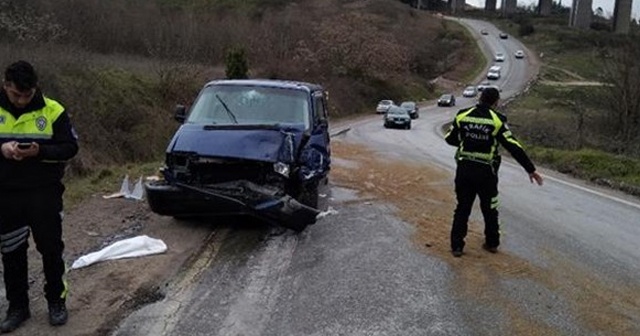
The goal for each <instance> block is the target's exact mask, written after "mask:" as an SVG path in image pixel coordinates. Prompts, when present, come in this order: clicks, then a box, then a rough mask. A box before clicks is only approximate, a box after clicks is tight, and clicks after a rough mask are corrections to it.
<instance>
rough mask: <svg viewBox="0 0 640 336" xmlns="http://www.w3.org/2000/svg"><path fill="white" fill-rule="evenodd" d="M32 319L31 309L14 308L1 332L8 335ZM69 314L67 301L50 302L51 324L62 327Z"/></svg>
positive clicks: (8, 312)
mask: <svg viewBox="0 0 640 336" xmlns="http://www.w3.org/2000/svg"><path fill="white" fill-rule="evenodd" d="M30 317H31V312H30V311H29V308H28V307H27V308H13V307H9V310H7V317H6V318H5V319H4V321H2V323H0V332H2V333H8V332H12V331H14V330H16V329H18V328H19V327H20V326H21V325H22V323H23V322H24V321H26V320H27V319H29V318H30ZM68 318H69V313H68V312H67V307H66V305H65V300H56V301H51V302H49V324H51V325H52V326H61V325H63V324H65V323H67V319H68Z"/></svg>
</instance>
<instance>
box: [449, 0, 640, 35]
mask: <svg viewBox="0 0 640 336" xmlns="http://www.w3.org/2000/svg"><path fill="white" fill-rule="evenodd" d="M497 1H498V0H485V2H484V10H486V11H492V12H494V11H496V8H497V7H496V6H497ZM500 1H501V3H500V10H501V11H502V13H503V14H505V15H511V14H514V13H515V12H516V10H517V6H518V0H500ZM448 3H449V8H450V9H451V12H452V13H454V14H455V13H459V12H461V11H464V9H465V5H466V0H448ZM632 3H633V0H615V4H614V10H613V30H614V31H615V32H616V33H623V34H626V33H628V32H629V25H630V24H631V5H632ZM592 6H593V0H573V3H572V4H571V11H570V16H569V25H570V26H572V27H576V28H589V26H590V25H591V19H592V16H593V9H592ZM552 7H553V0H538V14H540V15H542V16H548V15H550V14H551V8H552Z"/></svg>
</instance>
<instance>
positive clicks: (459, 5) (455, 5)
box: [449, 0, 466, 14]
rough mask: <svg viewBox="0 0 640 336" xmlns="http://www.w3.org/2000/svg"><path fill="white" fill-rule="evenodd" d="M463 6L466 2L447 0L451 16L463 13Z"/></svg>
mask: <svg viewBox="0 0 640 336" xmlns="http://www.w3.org/2000/svg"><path fill="white" fill-rule="evenodd" d="M465 5H466V0H449V9H451V12H452V13H453V14H455V13H460V12H463V11H464V6H465Z"/></svg>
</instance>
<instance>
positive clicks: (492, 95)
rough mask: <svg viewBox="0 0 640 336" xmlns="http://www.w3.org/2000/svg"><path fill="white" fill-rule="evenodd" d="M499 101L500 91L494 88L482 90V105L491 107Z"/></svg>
mask: <svg viewBox="0 0 640 336" xmlns="http://www.w3.org/2000/svg"><path fill="white" fill-rule="evenodd" d="M498 99H500V91H498V89H496V88H493V87H488V88H486V89H484V90H482V94H481V95H480V103H482V104H485V105H489V106H491V105H493V104H495V103H496V102H497V101H498Z"/></svg>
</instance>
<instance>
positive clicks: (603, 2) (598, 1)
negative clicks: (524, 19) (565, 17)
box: [466, 0, 640, 18]
mask: <svg viewBox="0 0 640 336" xmlns="http://www.w3.org/2000/svg"><path fill="white" fill-rule="evenodd" d="M466 1H467V4H469V5H473V6H478V7H481V6H484V2H485V1H484V0H466ZM554 2H557V0H554ZM572 2H573V0H561V3H562V5H563V6H566V7H569V6H571V3H572ZM496 3H498V7H499V6H500V3H502V0H498V1H496ZM534 3H535V4H537V3H538V0H518V6H528V5H530V4H534ZM613 3H614V0H593V9H594V10H595V9H596V8H598V7H602V9H603V10H604V12H605V13H606V14H608V16H611V15H613ZM632 16H633V17H635V18H637V17H639V16H640V0H633V15H632Z"/></svg>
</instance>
